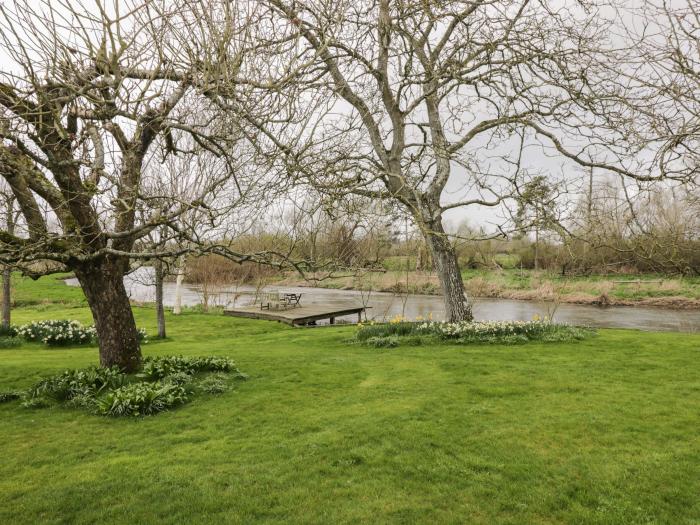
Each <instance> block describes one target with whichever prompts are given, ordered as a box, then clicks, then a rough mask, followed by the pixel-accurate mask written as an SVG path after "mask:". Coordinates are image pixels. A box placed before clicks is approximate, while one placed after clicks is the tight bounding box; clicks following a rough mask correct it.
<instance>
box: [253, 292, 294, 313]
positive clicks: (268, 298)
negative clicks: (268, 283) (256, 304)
mask: <svg viewBox="0 0 700 525" xmlns="http://www.w3.org/2000/svg"><path fill="white" fill-rule="evenodd" d="M301 296H302V294H300V293H278V292H261V293H260V295H259V298H260V309H261V310H270V309H272V308H274V309H276V310H279V309H280V308H286V307H289V306H292V307H297V306H301V305H300V301H301Z"/></svg>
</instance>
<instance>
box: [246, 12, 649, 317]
mask: <svg viewBox="0 0 700 525" xmlns="http://www.w3.org/2000/svg"><path fill="white" fill-rule="evenodd" d="M261 2H262V3H263V4H264V5H266V6H268V7H269V8H270V13H271V14H270V15H269V16H270V17H272V19H273V20H276V21H277V23H276V24H275V25H274V27H275V28H276V34H277V35H279V39H280V41H282V42H284V43H285V44H286V43H287V42H294V48H293V50H292V51H290V50H288V48H284V49H285V50H287V52H288V53H289V54H291V53H293V54H294V58H293V59H292V58H290V61H291V62H293V63H294V64H295V65H296V68H295V69H294V70H293V71H291V72H290V73H289V75H288V76H287V77H285V79H286V80H287V82H286V83H284V82H282V81H281V80H279V81H278V82H277V83H276V84H275V90H274V92H275V93H283V92H284V90H285V89H286V90H287V93H288V95H287V98H286V99H285V100H288V101H289V100H290V99H291V100H295V101H297V103H298V104H299V105H300V106H302V107H303V105H304V104H306V106H307V109H306V110H305V113H304V114H305V115H309V114H310V113H311V114H313V115H314V116H315V117H316V121H315V122H313V123H310V122H309V120H310V119H308V118H307V120H305V121H304V124H305V129H304V130H303V131H300V132H299V134H298V135H297V136H292V137H291V139H289V136H280V134H279V133H276V131H277V130H276V129H275V128H274V127H265V126H264V125H262V123H260V122H255V121H251V123H252V124H253V125H254V126H257V128H258V129H260V128H265V130H266V133H267V135H268V136H269V137H271V138H272V139H273V140H274V141H275V143H276V145H277V146H278V147H279V151H280V152H282V153H283V154H284V155H285V157H286V161H287V167H288V169H289V170H290V171H291V172H293V173H294V174H295V175H296V176H298V177H299V178H300V179H301V180H304V181H305V182H307V183H309V184H311V185H313V186H314V187H316V188H319V189H322V190H323V191H326V192H328V193H329V194H331V195H333V194H342V193H344V192H353V193H356V194H359V195H364V196H368V197H371V198H376V199H392V200H395V201H397V202H398V203H400V205H401V206H402V207H403V208H404V209H405V210H406V211H407V212H408V213H409V214H410V215H411V217H412V218H413V220H414V221H415V223H416V225H417V226H418V228H419V229H420V231H421V233H422V235H423V236H424V238H425V241H426V243H427V245H428V246H429V248H430V252H431V256H432V259H433V262H434V265H435V268H436V271H437V273H438V276H439V279H440V284H441V287H442V290H443V293H444V296H445V305H446V312H447V318H448V319H450V320H458V319H471V317H472V314H471V306H470V302H469V300H468V299H467V297H466V295H465V290H464V285H463V282H462V277H461V273H460V269H459V265H458V262H457V258H456V256H455V251H454V248H453V246H452V244H451V243H450V242H449V239H448V237H449V236H448V233H447V232H446V231H445V228H444V225H443V216H444V214H445V213H446V212H447V211H449V210H452V209H455V208H463V207H469V208H473V209H474V210H475V212H476V213H478V212H479V211H478V210H480V209H484V208H486V207H498V206H502V205H504V204H512V200H511V197H512V196H513V194H514V187H515V185H516V182H517V181H518V180H519V179H521V178H522V177H523V176H524V175H525V174H527V173H528V172H529V171H532V170H533V167H534V166H536V163H537V161H536V160H535V157H536V154H537V153H538V152H539V154H540V156H539V157H540V162H548V161H547V158H548V157H550V156H552V155H557V156H559V157H561V159H563V161H567V162H569V163H573V164H579V165H582V166H586V167H590V168H601V169H607V170H610V171H611V172H613V173H618V174H621V175H623V176H628V177H633V178H636V179H640V180H656V179H658V178H660V177H661V176H662V175H661V174H659V173H655V172H654V173H652V172H651V171H650V167H649V166H648V165H645V164H644V162H643V160H640V159H639V158H634V159H632V158H630V155H629V147H628V141H627V139H626V134H627V133H628V131H629V127H630V126H631V122H630V120H631V119H630V116H629V115H628V114H620V115H618V114H617V113H615V112H614V108H613V105H612V104H611V102H610V101H611V100H613V99H614V98H615V97H616V96H622V95H621V93H620V92H621V91H624V89H623V88H621V87H620V86H619V84H618V83H616V82H615V73H614V72H613V68H612V67H611V66H612V61H613V60H614V59H615V56H614V55H613V54H612V53H611V52H610V50H611V49H612V48H613V47H614V46H613V45H612V42H611V39H610V35H609V33H608V30H609V28H610V21H609V20H608V19H607V18H606V16H605V12H604V11H603V10H602V9H599V8H598V7H597V4H598V3H597V2H587V1H586V2H576V3H574V2H564V3H562V4H559V5H558V7H554V6H550V5H549V4H548V3H543V2H531V1H528V0H523V1H521V2H506V1H484V2H482V1H475V2H462V1H446V2H439V3H436V2H389V1H388V0H377V1H367V2H360V3H359V4H358V3H357V2H354V1H353V2H350V1H340V2H338V1H333V2H331V1H324V0H317V1H311V0H309V1H303V0H302V1H295V2H286V1H284V0H261ZM282 35H284V37H285V38H282ZM290 93H294V94H295V95H294V96H292V95H291V94H290ZM280 96H281V97H282V98H284V95H280ZM319 100H320V101H321V102H319ZM314 104H315V105H314ZM613 124H614V125H613ZM285 139H287V140H285ZM448 194H450V195H449V196H448Z"/></svg>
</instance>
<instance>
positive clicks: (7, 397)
mask: <svg viewBox="0 0 700 525" xmlns="http://www.w3.org/2000/svg"><path fill="white" fill-rule="evenodd" d="M21 397H22V393H21V392H0V403H9V402H10V401H14V400H16V399H19V398H21Z"/></svg>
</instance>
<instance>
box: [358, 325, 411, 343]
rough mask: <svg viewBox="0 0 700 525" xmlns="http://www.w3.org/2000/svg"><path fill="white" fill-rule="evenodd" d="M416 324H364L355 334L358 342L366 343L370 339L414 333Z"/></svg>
mask: <svg viewBox="0 0 700 525" xmlns="http://www.w3.org/2000/svg"><path fill="white" fill-rule="evenodd" d="M417 326H418V323H414V322H409V321H401V322H398V323H381V324H365V325H360V328H359V330H358V331H357V333H356V334H355V338H356V339H357V340H358V341H367V340H368V339H370V338H372V337H387V336H390V335H395V336H399V337H403V336H406V335H411V334H414V333H416V328H417Z"/></svg>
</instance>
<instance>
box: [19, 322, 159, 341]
mask: <svg viewBox="0 0 700 525" xmlns="http://www.w3.org/2000/svg"><path fill="white" fill-rule="evenodd" d="M17 335H18V336H19V337H22V338H24V339H25V340H27V341H41V342H42V343H44V344H46V345H48V346H74V345H86V344H90V343H93V342H96V341H97V331H96V330H95V327H94V326H85V325H83V324H82V323H81V322H79V321H71V320H68V319H51V320H47V321H34V322H32V323H28V324H25V325H22V326H20V327H19V328H18V329H17ZM138 337H139V340H140V341H141V342H143V343H147V342H148V335H147V334H146V330H144V329H143V328H139V329H138Z"/></svg>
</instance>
